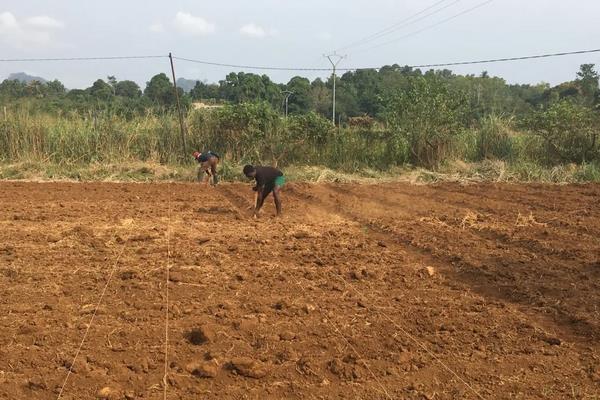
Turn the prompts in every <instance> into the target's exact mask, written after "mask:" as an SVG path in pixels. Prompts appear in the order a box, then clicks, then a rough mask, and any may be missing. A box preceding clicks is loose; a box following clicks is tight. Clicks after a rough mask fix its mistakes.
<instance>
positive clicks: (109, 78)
mask: <svg viewBox="0 0 600 400" xmlns="http://www.w3.org/2000/svg"><path fill="white" fill-rule="evenodd" d="M106 80H107V81H108V84H109V85H110V86H111V87H112V89H113V94H114V95H116V91H115V87H116V86H117V78H115V76H114V75H109V76H107V77H106Z"/></svg>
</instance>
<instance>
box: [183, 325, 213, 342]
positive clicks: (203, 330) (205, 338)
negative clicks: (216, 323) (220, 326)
mask: <svg viewBox="0 0 600 400" xmlns="http://www.w3.org/2000/svg"><path fill="white" fill-rule="evenodd" d="M215 338H216V334H215V330H214V328H213V327H212V326H210V325H202V326H200V327H198V328H193V329H192V330H190V331H189V332H188V333H187V334H186V339H187V340H188V341H189V342H190V343H191V344H193V345H196V346H200V345H202V344H205V343H211V342H214V341H215Z"/></svg>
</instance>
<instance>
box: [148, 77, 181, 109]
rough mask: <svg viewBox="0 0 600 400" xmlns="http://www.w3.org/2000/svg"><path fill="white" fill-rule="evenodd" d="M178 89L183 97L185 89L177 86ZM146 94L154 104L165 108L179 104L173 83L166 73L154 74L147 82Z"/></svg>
mask: <svg viewBox="0 0 600 400" xmlns="http://www.w3.org/2000/svg"><path fill="white" fill-rule="evenodd" d="M177 90H178V93H179V96H180V97H183V90H182V89H181V88H177ZM144 96H146V97H147V98H148V99H149V100H150V101H151V102H153V103H154V104H156V105H158V106H161V107H164V108H174V107H175V106H176V105H177V98H176V97H175V90H174V87H173V83H171V81H170V80H169V78H167V75H165V74H164V73H160V74H158V75H154V76H153V77H152V79H150V81H149V82H148V83H147V84H146V89H144Z"/></svg>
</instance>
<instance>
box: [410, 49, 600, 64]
mask: <svg viewBox="0 0 600 400" xmlns="http://www.w3.org/2000/svg"><path fill="white" fill-rule="evenodd" d="M588 53H600V49H594V50H580V51H568V52H563V53H550V54H539V55H534V56H523V57H507V58H494V59H490V60H477V61H459V62H453V63H443V64H424V65H411V66H410V68H434V67H451V66H456V65H471V64H489V63H496V62H507V61H522V60H533V59H536V58H550V57H562V56H572V55H576V54H588Z"/></svg>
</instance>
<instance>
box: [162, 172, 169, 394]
mask: <svg viewBox="0 0 600 400" xmlns="http://www.w3.org/2000/svg"><path fill="white" fill-rule="evenodd" d="M167 188H168V189H167V190H168V192H169V195H168V199H167V214H168V221H169V224H168V226H167V268H166V274H165V278H166V280H165V298H166V304H165V369H164V375H163V399H164V400H167V387H168V386H169V382H168V380H167V377H168V373H169V278H170V268H171V183H168V184H167Z"/></svg>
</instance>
